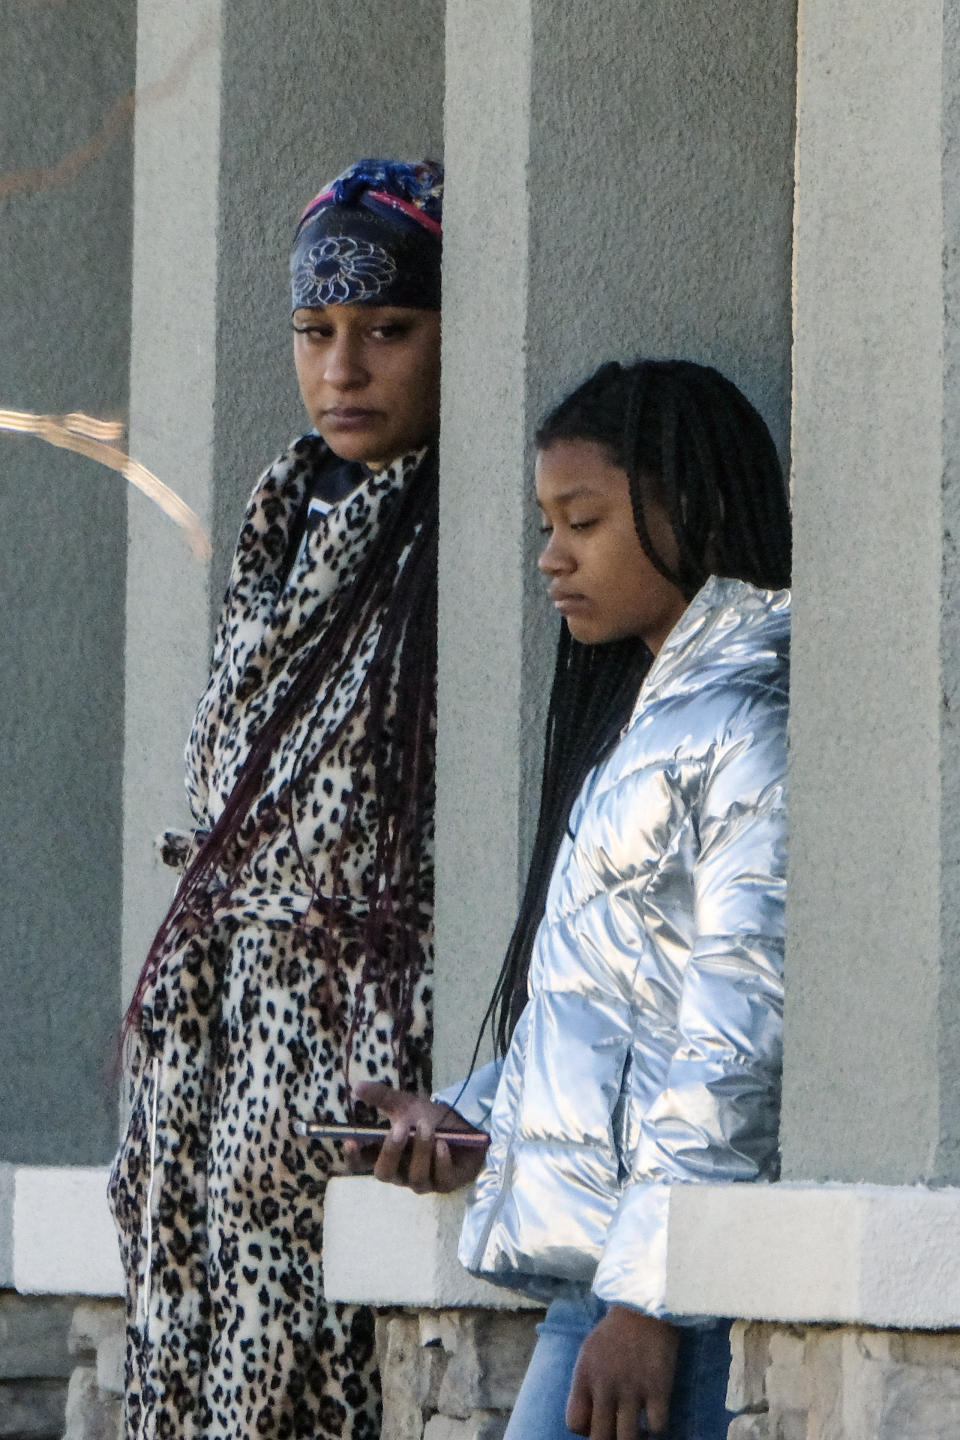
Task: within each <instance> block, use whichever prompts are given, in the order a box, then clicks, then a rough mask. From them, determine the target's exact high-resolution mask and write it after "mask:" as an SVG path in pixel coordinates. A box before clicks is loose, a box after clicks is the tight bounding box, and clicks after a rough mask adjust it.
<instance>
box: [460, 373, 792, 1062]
mask: <svg viewBox="0 0 960 1440" xmlns="http://www.w3.org/2000/svg"><path fill="white" fill-rule="evenodd" d="M564 440H586V441H592V442H594V443H596V444H599V445H602V446H603V447H604V449H605V450H606V451H607V454H608V456H609V458H610V459H611V460H612V462H613V463H614V464H615V465H618V466H620V467H621V468H622V469H623V470H624V471H625V472H626V475H627V480H628V483H629V486H630V498H631V503H632V506H633V518H634V524H635V526H636V530H637V535H638V536H639V539H640V543H641V545H642V546H643V549H644V552H645V553H646V555H647V556H648V558H649V559H650V561H651V562H652V563H653V564H654V565H655V566H656V568H657V569H658V570H659V571H660V573H661V574H662V575H664V576H665V577H666V578H667V579H668V580H670V581H671V582H672V583H673V584H675V585H676V586H677V587H678V589H679V590H681V592H682V593H683V594H684V595H685V596H687V598H688V599H692V597H693V596H694V595H695V594H696V592H697V591H698V590H699V589H700V587H701V585H703V583H704V582H705V580H706V579H707V577H708V576H709V575H711V574H717V575H723V576H728V577H731V578H734V579H740V580H747V581H749V582H750V583H751V584H753V585H758V586H760V587H761V588H764V589H775V590H778V589H782V588H783V587H785V586H787V585H789V583H790V511H789V503H788V499H787V489H786V484H785V481H784V477H783V471H782V469H781V466H780V461H779V458H778V456H777V452H776V447H775V446H774V443H773V440H772V438H771V436H770V432H769V431H768V429H767V427H766V425H765V424H764V422H763V420H762V419H761V417H760V415H759V414H758V413H757V411H756V410H755V409H754V408H753V406H752V405H751V404H750V402H749V401H748V400H747V399H746V397H745V396H744V395H743V394H741V392H740V391H739V390H738V389H737V387H736V386H735V385H733V384H732V383H731V381H729V380H727V379H725V378H724V376H722V375H721V374H720V373H719V372H718V371H717V370H713V369H711V368H709V367H708V366H704V365H697V364H694V363H693V362H692V361H688V360H640V361H638V362H637V363H636V364H634V365H631V366H628V367H622V366H620V365H618V364H617V363H616V362H611V363H609V364H606V365H603V366H601V368H600V369H599V370H598V371H597V372H596V373H595V374H594V375H592V376H591V377H590V379H589V380H587V381H585V382H584V383H583V384H582V385H581V386H580V387H579V388H578V389H577V390H575V391H574V392H573V393H572V394H571V395H569V396H568V397H567V398H566V399H565V400H563V401H562V402H561V403H560V404H559V405H558V406H557V407H556V409H555V410H553V411H552V412H551V413H550V414H549V415H548V416H547V417H546V419H545V420H544V422H543V424H542V425H541V427H540V429H539V431H538V432H537V436H536V441H537V446H538V448H539V449H541V450H548V449H549V448H550V446H551V445H555V444H557V443H558V442H560V441H564ZM648 499H652V500H654V501H656V502H657V503H658V504H659V505H661V506H662V507H663V509H664V510H665V511H666V514H667V516H668V518H669V521H670V525H671V528H672V530H673V535H674V539H675V541H676V552H677V558H676V562H675V563H674V564H670V563H668V561H667V560H666V559H665V558H664V557H663V556H662V555H660V554H658V553H657V550H656V548H655V546H654V545H653V543H652V540H651V537H650V530H649V527H648V524H647V519H646V501H647V500H648ZM650 663H651V655H650V652H649V651H648V650H647V648H646V646H645V645H644V644H643V642H642V641H641V640H619V641H616V642H614V643H612V644H607V645H580V644H578V643H577V642H576V641H575V640H573V639H572V638H571V636H570V633H569V631H568V629H567V626H566V623H565V622H564V624H563V627H562V630H561V634H560V641H559V647H558V651H557V665H556V671H555V674H554V680H553V689H552V691H551V695H550V709H549V713H548V717H547V735H546V751H545V756H544V767H543V785H542V791H541V799H540V816H539V820H538V823H537V833H536V838H535V840H534V846H533V855H532V858H531V862H530V870H529V874H528V877H527V882H526V886H525V889H524V892H523V899H522V901H521V904H520V913H519V916H518V919H517V923H516V927H515V928H514V932H513V935H512V937H511V940H510V944H509V946H508V948H507V953H506V957H505V959H504V963H503V967H502V969H501V971H500V975H499V977H498V980H497V984H496V988H495V990H494V993H493V998H492V1000H491V1002H490V1006H489V1008H488V1011H487V1016H486V1017H485V1020H484V1025H486V1024H487V1023H488V1021H490V1020H492V1022H493V1031H494V1039H495V1042H496V1045H497V1049H498V1050H499V1051H500V1052H501V1053H503V1052H504V1051H505V1050H506V1048H507V1046H508V1044H509V1041H510V1036H511V1034H512V1032H513V1028H514V1026H515V1024H516V1022H517V1019H518V1018H519V1015H520V1012H521V1011H522V1009H523V1006H524V1004H525V1003H526V993H527V969H528V966H529V962H530V952H531V948H532V945H533V939H534V936H535V934H536V931H537V927H538V925H539V923H540V919H541V917H542V915H543V908H544V903H545V901H546V894H547V888H548V886H549V883H550V876H551V873H552V870H553V864H554V861H555V859H556V855H557V851H558V849H559V846H560V841H561V839H562V837H563V834H564V831H565V829H566V827H567V824H568V818H569V814H570V807H571V805H572V804H573V802H574V800H575V799H576V796H577V793H578V791H579V789H580V787H581V785H582V784H583V781H584V779H585V777H586V775H587V774H588V772H589V771H590V770H591V769H592V767H593V766H594V765H596V764H597V762H598V760H600V759H601V758H602V757H603V756H604V755H605V754H606V753H607V752H608V751H609V749H610V748H611V747H612V745H614V744H615V743H616V740H617V738H618V737H619V734H620V731H621V729H622V727H623V725H624V724H625V723H626V722H627V720H628V719H629V717H630V714H631V712H632V710H633V707H634V704H635V703H636V698H637V693H638V691H639V689H640V685H641V684H642V682H643V679H644V676H645V675H646V673H647V670H648V669H649V667H650Z"/></svg>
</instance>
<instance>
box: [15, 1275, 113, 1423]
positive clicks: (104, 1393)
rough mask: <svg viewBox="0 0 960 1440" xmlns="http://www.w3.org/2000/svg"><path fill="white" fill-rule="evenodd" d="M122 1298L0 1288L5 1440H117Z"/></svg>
mask: <svg viewBox="0 0 960 1440" xmlns="http://www.w3.org/2000/svg"><path fill="white" fill-rule="evenodd" d="M122 1347H123V1310H122V1306H121V1304H120V1302H119V1301H115V1300H87V1301H78V1299H77V1297H75V1296H48V1295H17V1294H15V1293H14V1292H13V1291H12V1290H3V1291H0V1440H60V1437H61V1436H62V1437H64V1440H119V1435H120V1422H121V1409H122V1398H121V1397H122V1390H123V1383H122Z"/></svg>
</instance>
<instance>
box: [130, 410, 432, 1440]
mask: <svg viewBox="0 0 960 1440" xmlns="http://www.w3.org/2000/svg"><path fill="white" fill-rule="evenodd" d="M328 458H329V457H328V452H327V451H326V448H325V447H324V446H323V442H322V441H320V440H319V439H318V438H317V437H316V436H313V435H309V436H305V437H303V439H302V440H300V441H298V442H297V443H296V444H294V445H293V446H292V447H291V449H290V450H289V451H288V452H287V453H286V454H284V455H283V456H281V457H280V459H279V460H278V461H277V462H276V463H275V464H274V465H273V466H271V468H270V469H269V470H268V471H267V472H266V473H265V475H264V476H263V477H262V478H261V480H260V481H259V483H258V484H257V486H256V488H255V490H254V493H253V496H252V499H251V501H250V505H249V508H248V510H247V514H246V518H245V521H244V525H243V528H242V530H241V535H240V542H239V546H238V549H237V554H236V558H235V561H234V566H233V571H232V575H231V580H230V585H229V588H228V590H227V595H226V600H225V603H224V609H223V613H222V617H221V621H220V625H219V628H218V633H217V637H216V642H215V648H214V657H213V665H212V673H211V677H210V682H209V685H208V688H207V690H206V692H205V694H204V695H203V697H202V699H201V701H200V705H199V708H198V711H197V717H196V721H195V723H194V727H193V731H192V734H191V737H190V741H189V743H188V746H187V789H188V794H189V797H190V802H191V807H192V810H193V813H194V817H195V820H196V823H197V826H198V828H199V829H201V830H205V829H207V828H209V826H210V825H211V824H212V823H213V822H214V821H215V820H216V819H217V816H218V815H219V814H220V812H221V810H222V808H223V806H224V804H225V802H226V799H227V797H228V796H229V794H230V790H231V788H232V784H233V780H234V777H235V776H236V773H237V771H238V769H239V767H240V765H241V764H242V763H243V760H244V759H245V757H246V755H247V753H248V750H249V747H250V744H251V737H252V736H253V735H255V733H256V731H257V729H258V728H259V726H260V725H261V724H262V722H263V720H264V718H265V717H266V716H267V715H269V714H270V713H271V711H272V708H273V706H274V705H275V704H276V702H277V700H278V699H279V697H280V696H282V694H283V693H284V692H285V690H286V689H287V688H288V686H289V684H290V682H291V679H292V678H293V677H294V676H295V674H296V672H297V669H298V666H299V664H300V663H302V660H303V658H304V655H305V653H306V649H307V641H306V640H305V637H304V628H305V626H306V625H307V623H308V622H309V623H310V626H311V632H310V633H311V641H310V643H312V642H313V639H314V638H315V637H316V635H317V634H318V631H322V628H323V624H324V617H325V616H328V615H332V614H333V613H334V612H335V610H336V607H337V603H338V596H342V594H343V592H344V589H345V587H346V586H347V585H348V584H349V583H350V581H351V580H352V579H353V578H354V576H355V575H356V573H357V569H358V567H359V565H360V563H361V562H362V560H363V557H364V555H365V554H366V552H367V549H368V547H369V545H370V543H371V539H372V537H373V536H374V534H375V532H376V529H377V526H378V522H379V520H380V519H381V518H382V516H383V515H384V514H385V513H386V511H385V509H384V507H385V506H389V504H390V503H391V500H392V499H394V498H395V497H396V496H397V495H398V494H399V493H400V489H401V487H402V486H403V485H404V483H405V482H406V481H407V480H408V479H409V476H410V474H411V473H412V469H413V467H414V466H415V465H417V464H418V463H419V461H420V459H421V456H420V455H411V456H405V457H402V458H401V459H400V460H398V461H396V462H394V463H393V464H392V465H391V466H389V467H388V468H386V469H384V470H381V471H377V472H375V473H370V472H366V473H365V479H364V481H363V483H362V484H361V485H360V486H359V488H357V489H356V490H355V491H353V492H352V493H351V494H350V495H349V496H348V497H347V498H346V499H345V500H343V501H341V502H340V503H338V504H336V505H334V506H332V507H331V508H329V510H328V511H327V513H326V514H324V515H322V516H321V517H320V523H319V524H318V525H317V526H316V528H313V529H308V530H307V533H306V536H305V538H304V540H303V542H302V548H301V549H300V552H299V555H298V556H297V558H296V560H295V561H294V563H293V568H292V570H290V572H289V575H288V576H287V577H286V578H285V581H284V576H283V570H284V568H285V564H287V563H289V562H288V560H285V557H288V555H289V549H290V537H291V527H292V526H293V525H294V522H295V518H296V517H297V516H298V515H300V513H301V510H302V503H303V497H304V494H305V490H306V487H307V485H308V483H309V482H310V481H311V478H312V477H313V476H314V475H315V474H316V467H317V466H321V465H323V464H324V463H328ZM378 634H379V625H378V624H377V623H374V624H373V625H372V626H371V627H370V630H369V633H368V634H366V635H365V636H364V637H363V639H362V642H361V645H360V648H359V650H358V652H357V657H358V658H357V660H356V663H355V664H354V665H353V667H352V668H351V669H350V671H349V672H348V673H346V674H344V675H342V676H341V677H340V678H339V680H338V681H337V688H336V691H335V693H334V694H333V696H332V697H331V698H330V702H329V703H330V712H331V714H330V718H331V720H336V719H338V718H342V716H343V715H344V714H346V713H347V712H349V711H351V710H352V711H353V713H352V715H351V719H350V721H349V722H348V724H347V727H346V729H345V730H344V732H343V734H342V737H341V739H340V740H339V741H338V743H337V746H336V749H335V751H334V752H333V755H332V757H330V758H327V759H324V760H323V761H322V762H321V765H320V767H319V768H318V769H317V770H316V771H315V772H314V783H313V784H312V785H311V786H310V787H309V794H307V795H306V797H305V798H304V799H303V800H301V801H298V802H297V809H296V811H295V813H294V814H293V816H292V819H293V823H294V825H295V829H296V838H297V842H298V847H297V848H299V850H300V852H301V855H302V856H303V857H305V858H306V860H307V862H308V865H309V867H310V869H311V870H312V872H313V880H314V882H317V881H318V882H319V888H320V890H321V892H322V891H323V880H324V874H325V870H324V867H325V864H326V865H327V866H329V864H330V863H331V852H332V850H333V849H334V847H337V848H340V846H339V842H340V841H341V838H342V835H343V826H342V824H341V820H342V817H343V801H344V796H345V794H346V793H347V791H348V790H349V789H351V788H352V787H353V786H354V783H355V781H356V779H357V766H356V763H355V762H354V760H353V754H354V751H355V750H356V747H357V743H358V738H359V736H360V735H361V734H362V731H363V726H364V723H365V707H364V701H363V696H362V695H361V698H360V700H359V702H357V694H358V690H359V687H360V681H361V680H362V678H363V671H364V667H365V665H366V664H367V663H368V662H369V659H370V657H371V655H372V653H373V649H374V646H375V644H376V640H377V637H378ZM313 728H314V729H315V728H316V727H315V726H314V727H313ZM316 743H318V742H317V740H316V737H315V735H314V734H313V733H312V731H311V728H310V727H309V726H307V725H306V722H302V723H299V724H294V725H292V727H291V730H290V733H289V734H288V735H286V736H285V737H284V739H283V741H282V743H281V745H280V747H279V749H278V751H277V753H276V754H275V756H274V757H273V758H272V759H271V762H270V767H269V769H268V771H267V772H266V775H265V778H264V782H263V785H264V790H263V792H262V793H264V794H266V795H268V796H269V795H271V794H273V793H276V792H278V791H280V790H281V788H282V787H283V783H284V781H285V779H287V778H288V777H289V776H290V774H291V773H292V770H293V767H294V766H298V767H299V766H302V765H303V763H304V761H305V760H309V756H310V749H311V745H314V744H316ZM360 781H361V784H360V793H361V796H362V800H361V805H360V807H359V810H358V812H357V813H356V814H355V816H354V820H353V823H352V825H351V828H350V831H349V834H348V835H347V837H346V838H347V842H348V844H347V849H346V853H345V854H343V855H340V856H339V857H338V866H339V867H340V868H339V869H338V872H337V873H338V875H339V886H340V891H341V897H340V898H341V903H340V906H339V911H338V913H339V915H340V920H339V923H338V924H337V926H336V942H335V943H336V964H335V965H334V966H331V965H330V963H329V958H328V953H329V952H328V951H326V952H325V954H324V956H323V957H321V953H320V950H321V947H320V945H319V943H318V931H317V928H316V925H315V923H314V921H315V918H316V916H315V914H313V913H311V911H310V903H311V899H312V896H313V893H314V890H313V886H312V885H311V884H310V883H309V882H308V881H307V878H306V876H305V874H304V872H303V869H302V866H301V865H300V863H299V861H298V860H297V861H295V856H294V849H295V847H293V846H292V845H291V844H290V833H289V829H288V827H286V826H283V827H280V829H279V830H278V831H277V833H275V834H272V835H269V834H268V835H266V836H261V837H260V839H259V840H258V841H257V843H256V844H255V845H254V846H253V847H252V849H253V853H251V854H249V855H247V856H245V857H244V862H243V865H242V869H241V874H240V882H239V883H235V884H234V885H232V886H231V888H230V890H229V893H228V894H227V896H226V899H225V901H224V902H223V903H220V904H218V903H217V902H216V899H214V903H213V905H212V907H211V911H210V916H209V919H208V920H207V921H205V922H204V923H203V925H202V926H201V927H200V928H197V926H196V924H195V923H194V926H193V929H192V931H190V932H189V933H188V930H187V928H186V927H185V929H184V933H183V934H182V936H180V937H179V939H178V943H177V944H176V945H175V946H174V947H168V953H167V958H166V959H165V960H164V961H163V962H162V964H161V968H160V971H159V973H158V975H157V977H156V980H155V982H154V983H153V985H152V987H151V989H150V991H149V993H148V994H147V996H146V997H145V1004H144V1008H143V1014H142V1023H141V1025H140V1027H139V1030H138V1034H137V1038H136V1044H135V1053H134V1056H133V1066H132V1108H131V1114H130V1120H129V1126H128V1129H127V1132H126V1136H125V1138H124V1140H123V1142H122V1144H121V1147H120V1150H119V1153H118V1155H117V1158H116V1161H115V1163H114V1167H113V1171H112V1174H111V1180H110V1199H111V1205H112V1208H113V1212H114V1216H115V1219H116V1222H117V1226H118V1231H119V1235H120V1246H121V1253H122V1256H123V1261H124V1267H125V1271H126V1276H127V1332H126V1337H127V1338H126V1435H127V1437H129V1440H133V1437H138V1440H139V1437H171V1440H173V1437H176V1440H199V1437H204V1440H240V1437H244V1440H246V1437H262V1440H285V1437H288V1436H291V1437H292V1436H309V1437H311V1440H326V1437H330V1440H333V1437H337V1440H340V1437H350V1440H366V1437H372V1436H376V1435H378V1434H379V1425H380V1418H379V1417H380V1405H379V1380H378V1376H377V1373H376V1365H375V1359H374V1348H373V1316H372V1313H371V1312H370V1311H369V1310H368V1309H367V1308H365V1307H361V1306H352V1305H341V1304H333V1303H331V1304H327V1302H326V1301H325V1299H324V1295H323V1269H322V1261H321V1229H322V1222H323V1197H324V1190H325V1186H326V1182H327V1180H328V1178H329V1177H330V1175H331V1174H334V1173H337V1170H338V1168H342V1160H340V1159H338V1153H339V1152H338V1150H337V1148H336V1147H333V1146H330V1145H327V1144H325V1143H321V1142H317V1141H306V1140H303V1139H301V1138H298V1137H296V1136H294V1135H293V1134H292V1131H291V1121H292V1120H293V1118H294V1117H297V1116H301V1117H308V1118H318V1119H324V1120H339V1119H345V1118H347V1117H348V1113H349V1112H348V1104H347V1101H348V1085H349V1083H350V1082H351V1080H352V1079H355V1078H363V1077H365V1076H367V1075H376V1076H378V1077H381V1076H385V1077H390V1078H392V1079H393V1081H394V1083H396V1084H399V1085H402V1086H404V1087H412V1088H417V1089H424V1088H427V1087H428V1084H429V1076H428V1070H429V1059H428V1056H429V1045H430V974H431V967H432V929H431V923H432V917H431V914H430V913H428V912H425V913H423V916H422V946H421V950H422V969H421V972H420V974H419V976H418V977H417V981H416V995H415V1003H414V1021H413V1025H412V1027H411V1031H410V1039H409V1041H408V1043H407V1044H406V1046H405V1048H404V1052H403V1054H404V1058H403V1059H402V1060H401V1061H400V1062H398V1061H397V1058H396V1055H395V1053H394V1048H393V1046H392V1044H391V1037H392V1017H391V1015H390V1014H388V1013H386V1012H385V1011H384V1010H383V1009H382V1007H381V1005H380V1004H379V1002H378V999H377V996H376V994H375V993H374V991H373V987H372V986H371V985H369V984H365V983H364V982H363V976H362V971H363V955H362V946H361V938H362V930H363V920H364V916H365V913H366V905H365V896H366V895H367V894H368V891H367V890H366V889H365V885H366V884H367V883H368V882H369V879H370V876H371V874H372V865H373V859H374V856H373V851H372V846H373V837H372V834H371V832H370V828H369V827H370V822H371V817H372V815H373V813H374V799H373V794H372V791H373V776H372V772H371V773H368V774H361V775H360ZM241 834H242V832H241ZM431 848H432V846H431ZM328 873H329V872H328ZM225 894H226V892H225ZM327 943H328V945H329V937H328V942H327ZM348 1044H349V1051H350V1054H349V1060H348V1057H347V1054H346V1050H347V1046H348Z"/></svg>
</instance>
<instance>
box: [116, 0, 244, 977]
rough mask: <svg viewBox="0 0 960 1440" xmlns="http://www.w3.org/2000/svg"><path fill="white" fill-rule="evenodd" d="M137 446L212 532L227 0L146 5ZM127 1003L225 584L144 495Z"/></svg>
mask: <svg viewBox="0 0 960 1440" xmlns="http://www.w3.org/2000/svg"><path fill="white" fill-rule="evenodd" d="M137 90H138V100H139V103H138V106H137V121H136V149H135V165H134V246H133V320H132V329H133V334H132V342H131V362H130V443H131V449H132V451H133V453H134V454H135V455H136V456H137V458H138V459H139V460H141V461H142V462H143V463H144V464H145V465H147V466H148V467H149V468H150V469H151V470H153V471H154V472H155V473H156V474H157V475H159V477H160V478H161V479H162V480H164V481H166V482H167V483H168V484H170V485H172V486H173V487H174V488H175V489H176V490H178V491H179V493H180V494H181V495H182V496H183V498H184V499H185V500H186V501H187V503H188V504H189V505H191V506H192V507H193V508H194V510H196V511H197V513H198V514H199V515H200V518H201V519H202V520H203V522H204V523H205V524H206V525H207V526H208V527H209V524H210V516H211V513H212V509H213V411H214V398H215V386H216V348H215V341H216V309H215V301H216V258H217V257H216V240H217V176H218V168H219V138H220V0H199V3H194V0H172V3H171V0H140V4H139V7H138V27H137ZM128 543H129V560H128V572H127V672H126V744H125V752H124V862H125V863H124V907H123V949H124V969H125V981H126V983H125V987H124V991H125V994H126V993H129V989H130V988H132V984H133V981H134V979H135V978H136V975H137V973H138V971H139V968H140V965H141V963H142V960H143V955H144V953H145V951H146V947H147V945H148V944H149V941H150V937H151V935H152V933H153V930H154V929H155V928H156V924H157V921H158V919H159V917H160V915H161V914H162V913H163V911H164V909H165V908H166V905H167V903H168V902H169V899H170V895H171V893H172V888H173V887H172V884H171V881H170V878H169V873H170V872H164V871H161V870H160V868H159V866H158V865H157V864H156V862H155V861H154V859H153V854H152V841H153V838H154V836H155V835H156V834H157V833H158V832H159V831H160V830H161V829H162V828H163V827H164V826H165V825H176V824H185V823H186V807H185V804H184V801H183V799H182V792H183V785H182V769H183V762H182V752H183V742H184V737H185V735H186V732H187V727H188V725H189V722H190V718H191V715H192V711H193V706H194V704H195V702H196V698H197V695H198V693H199V691H200V688H201V686H202V684H203V673H204V665H205V663H206V659H207V651H208V647H209V619H208V612H209V606H210V578H209V574H208V572H207V568H206V567H205V566H203V565H201V564H200V563H199V562H198V561H197V560H195V559H194V558H193V556H192V555H191V554H190V552H189V550H188V549H187V547H186V545H185V544H184V541H183V539H182V537H181V536H180V535H179V534H178V533H177V532H176V531H175V530H174V529H173V527H172V526H171V525H170V523H169V522H168V521H167V520H166V519H165V518H164V517H163V516H162V515H160V513H159V512H158V511H157V510H155V508H154V507H153V506H150V505H149V504H148V503H147V502H146V501H145V500H143V499H142V498H141V497H134V498H133V499H132V500H131V502H130V507H129V532H128Z"/></svg>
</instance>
